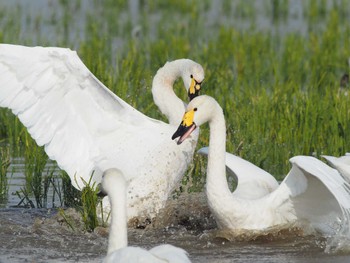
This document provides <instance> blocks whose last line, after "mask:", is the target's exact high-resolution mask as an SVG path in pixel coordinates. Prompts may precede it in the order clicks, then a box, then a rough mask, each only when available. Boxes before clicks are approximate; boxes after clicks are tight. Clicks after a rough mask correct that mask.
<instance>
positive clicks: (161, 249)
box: [102, 168, 190, 263]
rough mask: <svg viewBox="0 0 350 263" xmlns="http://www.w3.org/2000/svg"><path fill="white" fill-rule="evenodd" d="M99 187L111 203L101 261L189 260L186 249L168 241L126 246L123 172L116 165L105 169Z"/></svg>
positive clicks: (180, 262)
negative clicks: (155, 245) (104, 248)
mask: <svg viewBox="0 0 350 263" xmlns="http://www.w3.org/2000/svg"><path fill="white" fill-rule="evenodd" d="M102 189H103V191H105V192H106V193H107V194H108V198H109V200H110V204H111V224H110V230H109V239H108V252H107V257H106V258H105V260H104V262H106V263H107V262H108V263H109V262H111V263H112V262H123V263H128V262H130V263H137V262H144V263H157V262H159V263H161V262H169V263H188V262H190V260H189V258H188V256H187V253H186V251H185V250H183V249H181V248H178V247H174V246H172V245H168V244H165V245H160V246H157V247H154V248H152V249H151V250H149V251H147V250H145V249H143V248H140V247H128V246H127V245H128V232H127V231H128V230H127V207H126V203H127V194H126V190H127V187H126V181H125V178H124V176H123V174H122V173H121V172H120V171H119V170H118V169H115V168H111V169H109V170H107V171H106V172H105V173H104V175H103V179H102Z"/></svg>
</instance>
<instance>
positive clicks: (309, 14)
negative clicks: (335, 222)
mask: <svg viewBox="0 0 350 263" xmlns="http://www.w3.org/2000/svg"><path fill="white" fill-rule="evenodd" d="M214 2H215V3H214ZM257 2H259V5H258V6H259V7H258V8H259V9H258V10H257V8H256V7H255V6H254V5H255V2H254V1H243V0H241V1H234V2H232V1H226V0H223V1H220V2H216V1H209V0H205V1H195V0H191V1H167V2H164V1H161V0H153V1H139V9H137V8H133V7H132V5H131V4H130V3H129V2H128V1H123V0H104V1H95V0H91V1H89V4H88V6H90V8H88V9H86V7H85V8H84V5H83V4H82V2H81V1H60V4H57V5H58V7H56V8H50V9H48V10H47V12H43V13H45V15H44V14H42V15H41V14H40V13H39V12H38V13H37V14H36V15H35V16H33V15H32V14H30V13H28V12H27V11H26V9H25V8H23V7H21V6H15V5H12V8H8V9H7V10H6V12H4V11H0V12H2V15H1V16H0V17H1V18H0V23H1V25H2V27H1V28H2V29H0V41H1V42H5V43H16V44H26V45H46V46H64V47H70V48H71V49H75V50H77V51H78V54H79V56H80V57H81V58H82V60H83V61H84V63H85V64H86V65H87V66H88V68H89V69H90V70H91V71H92V72H93V73H94V74H95V75H96V76H97V78H99V79H100V80H101V81H102V82H103V83H104V84H105V85H106V86H108V87H109V88H111V90H112V91H113V92H115V93H116V94H117V95H118V96H119V97H121V98H122V99H123V100H125V101H126V102H127V103H129V104H131V105H132V106H134V107H135V108H137V109H138V110H140V111H141V112H143V113H145V114H146V115H148V116H150V117H153V118H158V119H163V120H164V116H162V115H161V114H160V112H159V110H158V109H157V108H156V106H155V105H154V103H153V100H152V95H151V85H152V77H153V76H154V74H155V72H156V71H157V69H158V68H159V67H161V66H162V65H163V64H164V63H165V62H166V61H168V60H173V59H177V58H183V57H187V58H191V59H193V60H195V61H197V62H199V63H200V64H202V65H203V67H204V68H205V72H206V78H205V83H204V85H203V91H202V93H205V94H208V95H211V96H213V97H215V98H216V99H217V100H218V102H219V103H220V104H221V105H222V107H223V109H224V113H225V116H226V122H227V151H228V152H231V153H234V154H237V155H239V156H241V157H243V158H245V159H247V160H249V161H251V162H253V163H254V164H256V165H258V166H260V167H261V168H263V169H265V170H267V171H268V172H270V173H272V174H274V175H275V176H276V177H277V178H278V179H282V178H283V176H284V175H285V174H286V173H287V172H288V171H289V169H290V164H289V161H288V159H289V158H290V157H292V156H295V155H313V156H315V157H317V158H320V155H321V154H328V155H335V156H339V155H343V154H344V153H345V152H346V151H347V150H349V149H350V138H349V137H348V134H350V122H349V117H350V116H349V114H350V113H349V109H348V105H349V101H350V94H349V95H348V92H349V91H348V87H344V88H341V87H340V78H341V76H342V75H343V74H345V73H347V74H349V64H348V57H349V56H350V54H349V52H350V42H349V36H350V24H349V23H348V21H347V18H348V17H349V15H350V14H349V9H348V8H345V7H346V6H347V2H346V1H342V0H339V1H337V0H334V1H331V0H330V1H312V0H310V1H302V3H301V5H302V6H301V7H300V8H301V10H302V11H301V12H300V13H298V14H294V13H292V11H290V6H292V4H293V3H292V2H293V1H287V0H284V1H257ZM1 10H3V9H1ZM86 10H87V11H86ZM135 10H136V13H135V12H134V11H135ZM215 10H218V11H217V12H218V14H216V13H215V12H216V11H215ZM18 17H20V18H21V19H22V21H26V25H27V26H26V28H24V27H23V23H21V21H20V20H19V19H17V18H18ZM261 17H264V18H265V20H261ZM293 19H295V20H296V22H295V23H296V26H294V24H293V23H291V22H288V21H289V20H293ZM298 19H299V20H298ZM261 21H263V22H261ZM298 22H299V24H298ZM288 23H289V24H288ZM182 85H183V84H182V82H180V81H179V82H177V83H176V85H175V89H176V91H177V93H178V94H179V95H180V96H181V97H182V98H183V99H186V95H185V92H184V90H183V88H182ZM138 94H142V96H139V95H138ZM179 121H180V120H179ZM25 130H26V129H25V128H24V127H23V126H22V124H21V123H20V122H19V121H18V119H17V118H16V117H14V116H13V114H11V113H10V112H9V111H8V110H6V109H0V142H6V144H7V145H9V146H10V149H11V154H12V155H19V156H25V158H26V159H25V160H26V163H27V162H30V161H29V159H30V158H36V157H35V156H34V155H36V154H38V155H40V160H41V161H43V163H41V161H39V160H38V162H37V163H36V164H35V165H37V166H36V167H37V168H38V169H39V168H40V170H36V169H37V168H33V167H32V166H31V165H26V177H28V178H32V179H28V181H30V180H32V181H33V180H38V184H39V183H41V184H42V183H43V180H42V178H40V175H39V174H40V173H42V172H43V170H42V168H43V167H44V166H45V163H46V161H47V158H46V157H44V155H45V154H44V152H43V150H42V149H41V148H38V146H36V144H35V143H33V142H31V140H32V139H31V138H30V137H29V136H24V133H26V131H25ZM208 138H209V137H208V127H204V128H203V129H202V130H201V136H200V141H199V144H198V149H199V148H200V147H202V146H206V145H208ZM23 145H26V147H29V148H25V149H28V150H29V151H28V153H30V154H29V155H28V154H26V150H24V152H23ZM21 149H22V150H21ZM31 154H33V156H32V157H30V155H31ZM205 167H206V162H205V158H203V157H198V156H195V158H194V163H193V164H192V166H191V167H190V169H189V171H188V173H187V175H186V176H185V178H184V182H183V184H184V185H186V186H187V187H182V189H187V190H188V191H201V190H202V187H203V184H204V182H205V178H203V176H204V173H205V172H204V171H205ZM32 170H34V173H35V172H37V173H38V174H37V176H38V177H35V175H33V172H32ZM29 171H30V172H29ZM30 174H32V175H30ZM33 176H34V177H33ZM35 178H37V179H35ZM188 184H191V185H188ZM30 191H31V192H33V193H34V195H35V192H36V190H35V189H32V190H30ZM38 192H40V193H41V190H40V189H39V190H38ZM39 195H40V194H39ZM74 198H76V197H74ZM90 201H91V202H92V205H95V201H96V200H90ZM38 203H40V202H38ZM68 203H69V201H68V202H66V204H68Z"/></svg>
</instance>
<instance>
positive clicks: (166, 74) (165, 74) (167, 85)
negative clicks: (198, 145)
mask: <svg viewBox="0 0 350 263" xmlns="http://www.w3.org/2000/svg"><path fill="white" fill-rule="evenodd" d="M185 65H186V60H184V59H179V60H175V61H172V62H168V63H166V64H165V65H164V66H163V67H162V68H160V69H159V70H158V71H157V74H156V75H155V76H154V78H153V84H152V94H153V100H154V103H155V104H156V105H157V106H158V108H159V109H160V111H161V112H162V113H163V114H164V115H165V116H166V117H167V118H168V120H169V123H170V124H174V125H177V124H178V122H179V120H181V119H182V116H183V114H184V112H185V105H184V103H183V101H182V100H181V99H179V98H178V97H177V96H176V94H175V92H174V90H173V84H174V82H175V80H176V79H178V78H179V77H181V76H182V71H183V69H184V67H185Z"/></svg>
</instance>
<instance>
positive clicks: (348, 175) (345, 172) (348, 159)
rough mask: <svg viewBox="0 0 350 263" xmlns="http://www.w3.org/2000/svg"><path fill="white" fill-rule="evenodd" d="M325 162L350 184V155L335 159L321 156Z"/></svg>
mask: <svg viewBox="0 0 350 263" xmlns="http://www.w3.org/2000/svg"><path fill="white" fill-rule="evenodd" d="M322 157H323V158H325V159H326V160H327V162H328V163H329V164H330V165H331V166H332V167H334V168H335V169H337V170H338V172H339V173H340V174H341V175H342V176H343V177H344V178H345V179H346V180H348V182H350V154H349V153H346V155H344V156H340V157H335V156H329V155H322Z"/></svg>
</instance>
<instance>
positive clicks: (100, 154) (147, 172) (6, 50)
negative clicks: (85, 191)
mask: <svg viewBox="0 0 350 263" xmlns="http://www.w3.org/2000/svg"><path fill="white" fill-rule="evenodd" d="M179 77H181V78H182V79H183V82H184V84H185V86H186V87H187V88H188V89H189V95H190V96H191V97H193V96H196V94H197V93H198V91H199V90H200V85H201V82H202V81H203V79H204V71H203V68H202V67H201V66H200V65H199V64H198V63H196V62H194V61H192V60H189V59H179V60H175V61H172V62H168V63H166V64H165V65H164V66H163V67H162V68H161V69H159V70H158V72H157V74H156V76H155V77H154V81H153V87H152V92H153V96H154V97H155V100H156V103H157V105H158V106H160V108H161V110H162V111H164V113H165V115H166V116H168V117H169V118H170V121H172V120H173V119H174V118H175V117H176V118H181V117H179V114H180V113H181V112H182V113H181V115H182V114H183V113H184V112H185V105H184V103H183V102H182V101H181V100H180V99H179V98H177V97H176V95H175V93H174V92H173V90H172V85H173V82H174V81H175V80H176V79H177V78H179ZM0 107H7V108H10V109H11V110H12V112H13V113H14V114H15V115H17V116H18V118H19V120H20V121H21V122H22V123H23V124H24V126H26V127H27V129H28V131H29V133H30V134H31V136H32V137H33V138H34V140H35V141H36V143H37V144H38V145H39V146H43V145H44V146H45V151H46V153H47V155H48V156H49V158H50V159H52V160H56V161H57V164H58V166H59V167H60V168H61V169H63V170H65V171H66V172H67V173H68V175H69V176H70V178H71V181H72V184H73V186H74V187H75V188H77V189H79V190H81V189H82V188H83V187H84V186H85V185H86V182H89V181H90V179H91V184H92V185H93V184H94V183H96V184H98V183H100V182H101V176H102V173H103V171H105V170H107V169H109V168H111V167H118V168H119V169H120V170H121V171H122V172H123V174H124V176H125V178H126V180H127V181H128V210H129V211H128V216H129V218H130V219H131V218H134V217H146V218H150V219H152V218H153V217H154V216H155V215H156V213H157V212H158V211H159V209H161V208H162V207H163V206H164V205H165V202H166V200H167V197H168V195H169V194H170V193H171V191H172V190H173V189H174V188H175V187H176V185H177V184H178V182H179V181H180V180H181V177H182V175H183V174H184V172H185V170H186V168H187V166H188V164H189V163H190V161H191V158H192V156H193V152H194V149H195V146H196V143H197V138H198V134H194V136H192V138H191V139H190V140H189V142H188V143H186V144H185V145H183V146H182V147H181V148H178V147H177V146H176V143H174V142H173V141H171V140H169V137H170V136H171V134H172V133H173V130H174V128H176V126H177V125H176V126H174V125H172V124H171V123H170V124H167V123H164V122H162V121H159V120H156V119H152V118H149V117H147V116H145V115H144V114H142V113H141V112H139V111H137V110H136V109H135V108H133V107H131V106H130V105H129V104H127V103H126V102H125V101H123V100H122V99H120V98H119V97H118V96H116V95H115V94H114V93H113V92H111V91H110V90H109V89H108V88H106V87H105V86H104V85H103V84H102V83H101V82H100V81H99V80H98V79H97V78H96V77H95V76H94V75H93V74H92V73H91V72H90V71H89V70H88V68H87V67H86V66H85V65H84V64H83V62H82V61H81V60H80V58H79V57H78V55H77V53H76V52H75V51H72V50H70V49H65V48H58V47H26V46H19V45H9V44H0ZM170 109H171V110H170ZM172 110H173V111H174V113H172ZM91 177H92V178H91ZM107 210H108V209H105V210H104V211H106V212H107V213H108V211H107Z"/></svg>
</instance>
